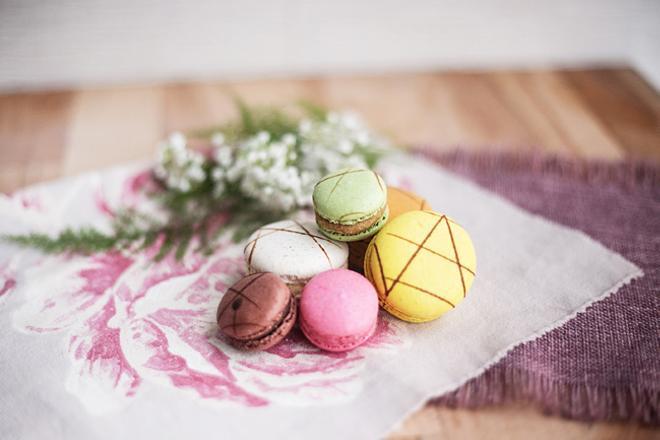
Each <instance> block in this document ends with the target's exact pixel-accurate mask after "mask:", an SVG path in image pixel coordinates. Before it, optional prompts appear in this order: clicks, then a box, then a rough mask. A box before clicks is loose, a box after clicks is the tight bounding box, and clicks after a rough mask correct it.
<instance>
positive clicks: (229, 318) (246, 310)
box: [216, 272, 292, 340]
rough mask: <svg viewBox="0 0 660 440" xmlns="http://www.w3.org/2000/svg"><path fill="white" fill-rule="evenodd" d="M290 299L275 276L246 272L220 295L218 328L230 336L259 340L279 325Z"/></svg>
mask: <svg viewBox="0 0 660 440" xmlns="http://www.w3.org/2000/svg"><path fill="white" fill-rule="evenodd" d="M291 300H292V296H291V292H290V291H289V288H288V287H287V286H286V284H285V283H284V282H283V281H282V280H281V279H280V278H279V277H278V276H277V275H275V274H273V273H267V272H261V273H255V274H251V275H247V276H245V277H243V278H242V279H240V280H239V281H238V282H237V283H235V284H234V285H232V286H231V287H230V288H229V289H228V290H227V292H226V293H225V295H224V296H223V297H222V300H221V301H220V304H219V305H218V310H217V313H216V318H217V322H218V327H220V330H221V331H222V332H223V333H224V334H225V335H227V336H228V337H229V338H232V339H236V340H252V339H259V338H261V337H263V336H265V335H268V334H270V333H272V332H273V331H274V330H275V328H276V327H278V326H279V325H280V324H281V321H282V319H283V318H284V316H285V315H286V314H288V313H289V310H288V309H289V308H290V303H291Z"/></svg>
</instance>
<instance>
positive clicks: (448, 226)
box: [424, 211, 474, 298]
mask: <svg viewBox="0 0 660 440" xmlns="http://www.w3.org/2000/svg"><path fill="white" fill-rule="evenodd" d="M424 212H425V213H426V214H429V215H432V216H434V217H440V221H442V219H443V218H444V219H445V223H447V232H448V233H449V238H450V240H451V247H452V248H453V249H454V257H455V258H456V266H457V267H458V273H459V275H460V276H461V284H462V286H463V298H465V295H466V294H467V289H466V287H465V277H464V276H463V269H466V270H467V267H465V266H463V265H462V264H461V259H460V258H459V256H458V250H457V249H456V242H455V241H454V233H453V232H452V230H451V223H452V222H451V220H449V219H448V218H447V216H444V215H443V216H441V215H439V214H436V213H435V212H432V211H424ZM469 272H470V273H471V274H472V275H473V276H474V272H473V271H469Z"/></svg>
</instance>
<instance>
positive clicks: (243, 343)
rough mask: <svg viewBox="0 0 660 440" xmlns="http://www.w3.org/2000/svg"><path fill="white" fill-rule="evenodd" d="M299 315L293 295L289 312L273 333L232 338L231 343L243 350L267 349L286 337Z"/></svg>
mask: <svg viewBox="0 0 660 440" xmlns="http://www.w3.org/2000/svg"><path fill="white" fill-rule="evenodd" d="M297 316H298V306H297V304H296V300H295V299H294V298H293V297H292V298H291V304H290V305H289V307H288V313H287V314H286V315H285V316H284V318H283V319H282V320H281V321H280V324H279V326H277V327H275V328H274V329H273V330H272V332H271V333H268V334H266V335H264V336H261V337H259V338H253V339H248V340H238V339H231V343H232V345H233V346H235V347H236V348H239V349H241V350H267V349H269V348H271V347H273V346H275V345H277V344H279V343H280V342H281V341H282V340H283V339H284V338H286V336H287V335H288V334H289V333H290V332H291V330H292V329H293V326H294V324H295V323H296V317H297Z"/></svg>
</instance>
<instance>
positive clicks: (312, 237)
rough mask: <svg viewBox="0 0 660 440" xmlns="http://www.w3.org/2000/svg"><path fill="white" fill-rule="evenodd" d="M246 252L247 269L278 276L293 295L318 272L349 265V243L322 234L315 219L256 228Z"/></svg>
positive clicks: (277, 223) (244, 252)
mask: <svg viewBox="0 0 660 440" xmlns="http://www.w3.org/2000/svg"><path fill="white" fill-rule="evenodd" d="M243 254H244V256H245V262H246V264H247V268H248V272H273V273H275V274H277V275H279V277H280V278H282V280H284V282H285V283H286V284H287V285H288V286H289V288H290V289H291V291H292V292H293V294H294V295H296V296H297V295H299V294H300V292H301V291H302V288H303V286H304V285H305V284H306V283H307V282H308V281H309V280H310V279H311V278H312V277H313V276H314V275H316V274H319V273H321V272H324V271H326V270H330V269H338V268H345V267H348V245H347V244H346V243H342V242H339V241H335V240H332V239H330V238H328V237H326V236H325V235H323V234H321V233H320V232H319V230H318V228H317V227H316V225H315V224H314V223H313V222H304V221H297V220H283V221H279V222H275V223H270V224H268V225H265V226H263V227H261V228H259V229H257V230H256V231H255V232H254V233H253V234H252V235H251V236H250V238H249V239H248V242H247V244H246V245H245V248H244V251H243Z"/></svg>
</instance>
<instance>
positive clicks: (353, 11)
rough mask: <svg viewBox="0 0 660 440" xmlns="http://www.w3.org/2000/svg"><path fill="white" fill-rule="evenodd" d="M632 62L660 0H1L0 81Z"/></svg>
mask: <svg viewBox="0 0 660 440" xmlns="http://www.w3.org/2000/svg"><path fill="white" fill-rule="evenodd" d="M593 63H597V64H603V63H628V64H632V65H634V66H636V67H637V68H638V69H639V70H641V71H642V72H644V73H645V74H646V75H647V76H648V77H649V78H650V79H651V80H653V81H654V82H655V84H656V85H658V84H660V0H629V1H626V0H541V1H533V0H502V1H492V0H466V1H449V0H443V1H429V0H427V1H417V2H415V1H411V0H408V1H404V0H378V1H356V0H353V1H350V0H329V1H322V0H308V1H304V0H270V1H269V0H263V1H258V0H242V1H214V0H198V1H184V0H171V1H157V0H114V1H113V0H105V1H102V0H89V1H84V0H41V1H39V0H0V89H5V90H7V89H15V88H49V87H61V86H72V85H73V86H79V85H90V84H112V83H125V82H131V83H133V82H145V81H147V82H150V81H161V80H188V79H199V78H236V77H254V76H260V77H264V76H283V75H306V74H332V73H351V72H382V71H386V70H387V71H396V70H413V69H445V68H508V67H547V66H556V65H569V66H573V65H575V66H580V65H588V64H593Z"/></svg>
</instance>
